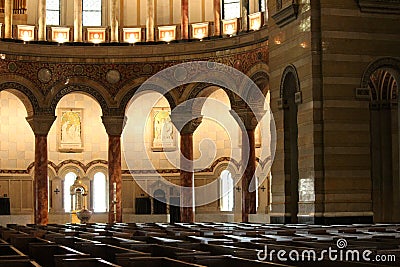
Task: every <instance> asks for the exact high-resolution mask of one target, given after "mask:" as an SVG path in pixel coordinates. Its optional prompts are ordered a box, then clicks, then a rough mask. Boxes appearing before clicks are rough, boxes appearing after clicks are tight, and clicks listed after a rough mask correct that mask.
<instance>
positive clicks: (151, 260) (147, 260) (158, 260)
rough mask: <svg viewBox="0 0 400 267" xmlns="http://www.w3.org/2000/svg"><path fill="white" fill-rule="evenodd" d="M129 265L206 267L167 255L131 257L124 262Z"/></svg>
mask: <svg viewBox="0 0 400 267" xmlns="http://www.w3.org/2000/svg"><path fill="white" fill-rule="evenodd" d="M123 264H124V265H122V266H127V267H139V266H140V267H143V266H146V267H206V266H204V265H199V264H195V263H188V262H183V261H180V260H176V259H170V258H166V257H139V258H131V259H128V260H127V261H124V262H123Z"/></svg>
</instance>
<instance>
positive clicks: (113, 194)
mask: <svg viewBox="0 0 400 267" xmlns="http://www.w3.org/2000/svg"><path fill="white" fill-rule="evenodd" d="M102 121H103V124H104V127H105V128H106V132H107V134H108V176H109V194H108V196H109V198H108V203H109V204H108V205H109V208H108V222H109V223H113V222H122V171H121V134H122V131H123V129H124V126H125V122H126V117H125V116H102Z"/></svg>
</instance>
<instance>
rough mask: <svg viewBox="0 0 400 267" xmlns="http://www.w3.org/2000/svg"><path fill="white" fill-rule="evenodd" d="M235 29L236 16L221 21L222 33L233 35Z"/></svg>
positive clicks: (236, 25)
mask: <svg viewBox="0 0 400 267" xmlns="http://www.w3.org/2000/svg"><path fill="white" fill-rule="evenodd" d="M237 29H238V20H237V18H235V19H229V20H223V21H222V33H223V34H224V35H229V36H232V35H235V34H236V33H237Z"/></svg>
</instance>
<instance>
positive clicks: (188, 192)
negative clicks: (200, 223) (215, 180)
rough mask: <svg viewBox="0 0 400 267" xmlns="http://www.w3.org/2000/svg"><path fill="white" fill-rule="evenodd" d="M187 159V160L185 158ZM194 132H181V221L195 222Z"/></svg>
mask: <svg viewBox="0 0 400 267" xmlns="http://www.w3.org/2000/svg"><path fill="white" fill-rule="evenodd" d="M183 159H186V160H183ZM183 162H184V163H183ZM193 171H194V170H193V132H181V170H180V175H179V177H180V181H181V186H182V187H183V188H182V190H181V222H185V223H191V222H194V209H195V208H194V172H193Z"/></svg>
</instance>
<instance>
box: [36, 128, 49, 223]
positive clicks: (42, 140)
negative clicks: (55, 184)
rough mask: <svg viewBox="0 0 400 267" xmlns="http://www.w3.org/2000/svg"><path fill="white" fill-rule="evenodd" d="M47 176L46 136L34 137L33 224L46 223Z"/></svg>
mask: <svg viewBox="0 0 400 267" xmlns="http://www.w3.org/2000/svg"><path fill="white" fill-rule="evenodd" d="M47 176H48V174H47V135H35V164H34V194H33V195H34V198H35V224H42V225H44V224H47V222H48V216H49V215H48V192H47V191H48V190H47V188H48V185H47V183H48V181H47Z"/></svg>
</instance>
